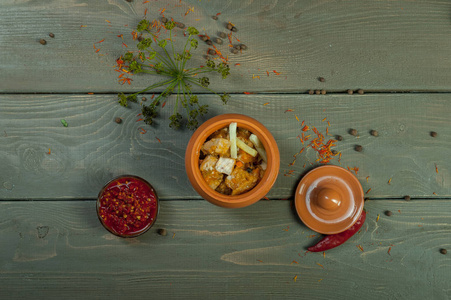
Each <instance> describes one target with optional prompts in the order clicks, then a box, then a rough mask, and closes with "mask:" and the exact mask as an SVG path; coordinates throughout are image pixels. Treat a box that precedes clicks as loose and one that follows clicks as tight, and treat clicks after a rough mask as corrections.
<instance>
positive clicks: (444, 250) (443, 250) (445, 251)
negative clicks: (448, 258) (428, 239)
mask: <svg viewBox="0 0 451 300" xmlns="http://www.w3.org/2000/svg"><path fill="white" fill-rule="evenodd" d="M440 253H441V254H443V255H445V254H446V253H448V251H447V250H446V249H444V248H442V249H440Z"/></svg>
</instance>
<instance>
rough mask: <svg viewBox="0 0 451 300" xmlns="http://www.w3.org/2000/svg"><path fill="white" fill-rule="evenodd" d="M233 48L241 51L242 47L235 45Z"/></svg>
mask: <svg viewBox="0 0 451 300" xmlns="http://www.w3.org/2000/svg"><path fill="white" fill-rule="evenodd" d="M233 48H235V49H236V50H238V51H239V50H241V46H240V45H235V46H234V47H233Z"/></svg>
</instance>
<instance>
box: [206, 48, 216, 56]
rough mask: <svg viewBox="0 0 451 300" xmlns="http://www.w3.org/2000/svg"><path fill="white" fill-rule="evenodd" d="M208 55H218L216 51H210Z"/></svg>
mask: <svg viewBox="0 0 451 300" xmlns="http://www.w3.org/2000/svg"><path fill="white" fill-rule="evenodd" d="M208 54H210V55H216V51H215V50H213V49H208Z"/></svg>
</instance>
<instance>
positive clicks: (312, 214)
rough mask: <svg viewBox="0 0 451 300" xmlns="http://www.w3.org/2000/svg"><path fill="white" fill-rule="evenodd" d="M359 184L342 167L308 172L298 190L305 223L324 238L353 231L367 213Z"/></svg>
mask: <svg viewBox="0 0 451 300" xmlns="http://www.w3.org/2000/svg"><path fill="white" fill-rule="evenodd" d="M363 202H364V201H363V189H362V186H361V185H360V182H359V180H358V179H357V178H356V177H355V176H354V175H353V174H352V173H351V172H349V171H348V170H346V169H343V168H341V167H338V166H332V165H327V166H321V167H318V168H315V169H313V170H312V171H310V172H308V173H307V174H306V175H305V176H304V177H303V178H302V180H301V182H300V183H299V185H298V187H297V189H296V195H295V205H296V211H297V213H298V215H299V217H300V218H301V220H302V222H304V224H305V225H306V226H307V227H309V228H310V229H312V230H314V231H316V232H319V233H322V234H335V233H339V232H342V231H345V230H346V229H348V228H349V227H351V226H352V225H353V224H354V223H355V222H356V221H357V219H358V218H359V217H360V214H361V213H362V210H363Z"/></svg>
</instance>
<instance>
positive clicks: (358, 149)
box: [354, 145, 363, 152]
mask: <svg viewBox="0 0 451 300" xmlns="http://www.w3.org/2000/svg"><path fill="white" fill-rule="evenodd" d="M354 150H355V151H357V152H362V150H363V147H362V146H361V145H355V147H354Z"/></svg>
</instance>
